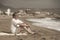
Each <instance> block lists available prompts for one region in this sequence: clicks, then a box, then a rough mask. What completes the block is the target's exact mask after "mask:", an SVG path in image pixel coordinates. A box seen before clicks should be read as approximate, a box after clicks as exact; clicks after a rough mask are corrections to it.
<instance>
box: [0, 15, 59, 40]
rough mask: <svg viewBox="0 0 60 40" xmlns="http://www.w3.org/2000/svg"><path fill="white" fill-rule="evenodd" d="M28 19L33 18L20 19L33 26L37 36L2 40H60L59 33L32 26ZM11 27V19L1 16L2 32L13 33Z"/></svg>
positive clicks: (7, 37) (13, 37)
mask: <svg viewBox="0 0 60 40" xmlns="http://www.w3.org/2000/svg"><path fill="white" fill-rule="evenodd" d="M26 18H31V17H21V18H20V19H21V20H23V21H24V22H26V23H28V24H29V25H30V26H31V29H32V31H34V32H36V33H35V34H28V35H26V36H22V35H21V36H15V35H14V36H0V40H60V32H59V31H56V30H51V29H47V28H44V27H37V26H33V25H31V22H28V21H26V20H25V19H26ZM10 25H11V17H9V16H4V15H3V16H1V15H0V32H5V33H11V32H10Z"/></svg>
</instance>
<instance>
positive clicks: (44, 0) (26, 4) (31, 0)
mask: <svg viewBox="0 0 60 40" xmlns="http://www.w3.org/2000/svg"><path fill="white" fill-rule="evenodd" d="M1 4H2V5H4V6H9V7H12V8H60V5H59V4H60V0H0V5H1Z"/></svg>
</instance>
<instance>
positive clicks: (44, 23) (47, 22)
mask: <svg viewBox="0 0 60 40" xmlns="http://www.w3.org/2000/svg"><path fill="white" fill-rule="evenodd" d="M53 19H54V18H53ZM53 19H52V18H41V19H26V20H27V21H30V22H32V25H35V26H38V27H45V28H49V29H54V30H58V31H60V21H59V20H56V19H54V20H53Z"/></svg>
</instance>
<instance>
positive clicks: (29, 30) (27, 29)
mask: <svg viewBox="0 0 60 40" xmlns="http://www.w3.org/2000/svg"><path fill="white" fill-rule="evenodd" d="M24 29H25V30H26V31H28V32H29V33H31V34H34V32H32V30H31V29H30V28H26V27H24Z"/></svg>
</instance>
